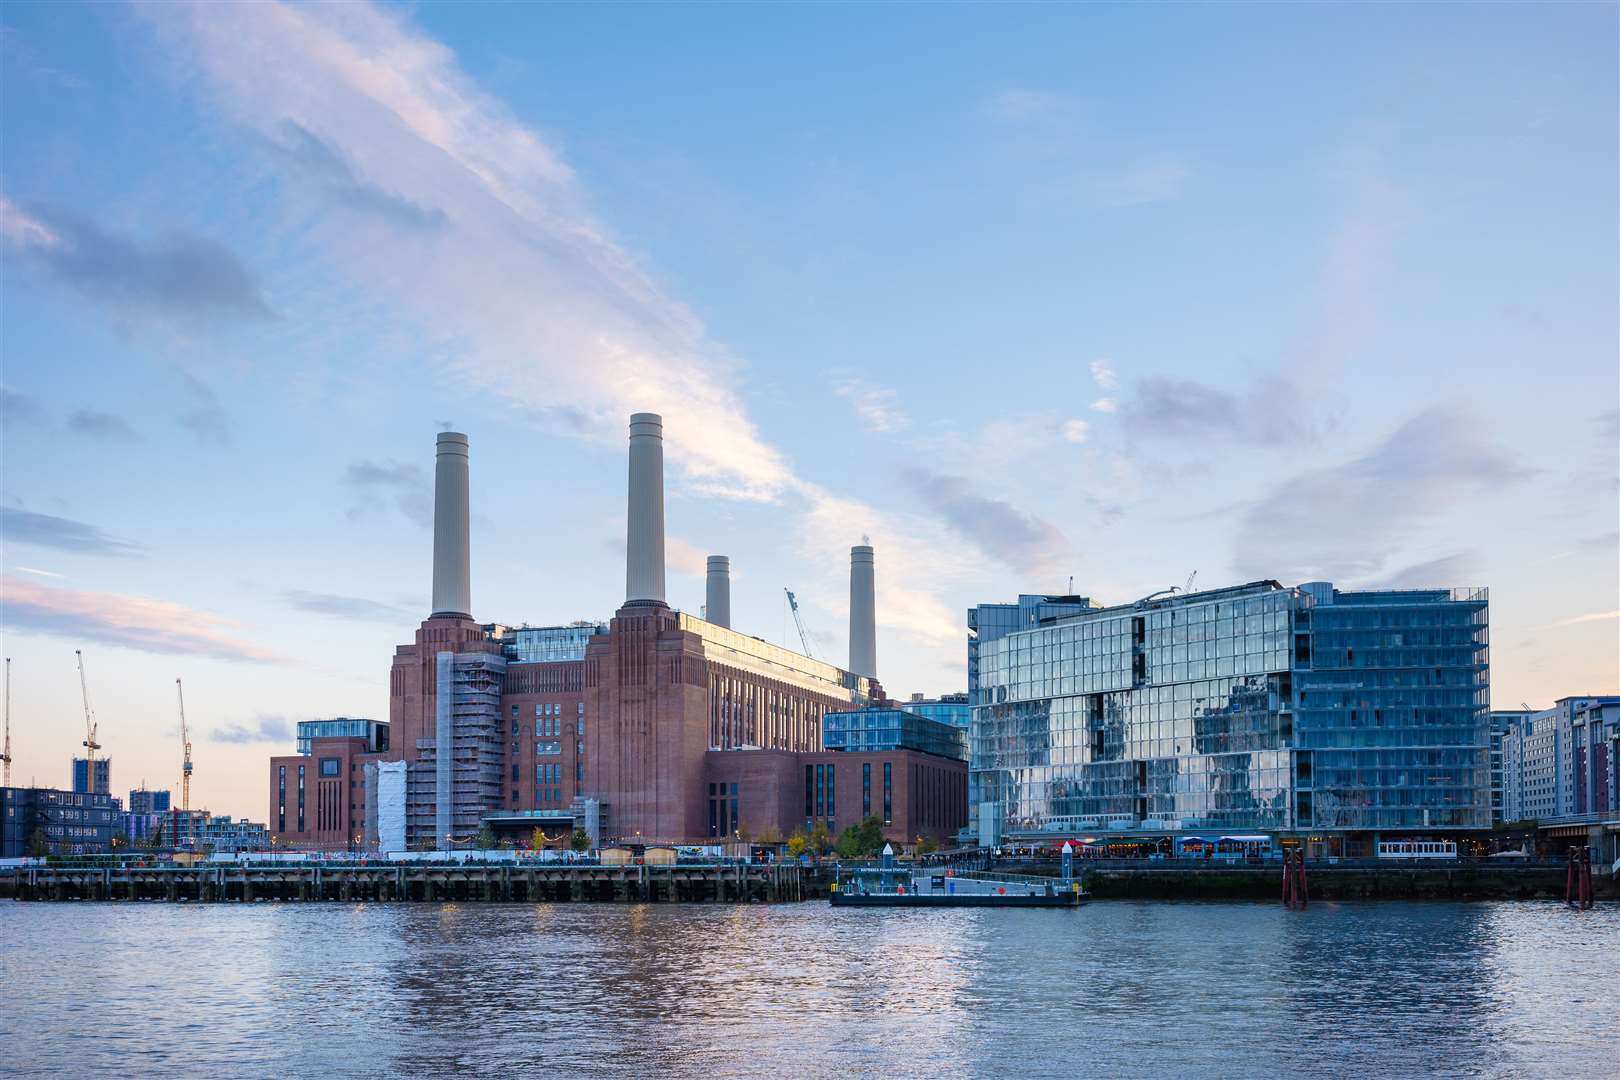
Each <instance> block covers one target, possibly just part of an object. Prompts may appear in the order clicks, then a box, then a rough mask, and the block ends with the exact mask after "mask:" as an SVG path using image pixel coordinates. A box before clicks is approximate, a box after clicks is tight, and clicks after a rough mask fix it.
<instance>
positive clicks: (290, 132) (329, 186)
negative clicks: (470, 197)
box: [271, 120, 449, 229]
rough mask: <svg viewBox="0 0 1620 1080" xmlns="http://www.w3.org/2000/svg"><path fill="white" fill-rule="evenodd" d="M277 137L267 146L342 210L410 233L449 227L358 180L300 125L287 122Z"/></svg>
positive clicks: (439, 217)
mask: <svg viewBox="0 0 1620 1080" xmlns="http://www.w3.org/2000/svg"><path fill="white" fill-rule="evenodd" d="M280 134H281V136H282V137H281V138H280V139H277V140H275V141H273V142H272V143H271V145H272V146H273V147H274V148H275V149H276V150H277V151H278V152H280V153H282V154H284V155H285V156H286V157H287V158H288V160H290V161H291V162H293V163H294V164H295V165H297V166H298V167H299V168H300V169H302V170H304V171H305V172H306V173H308V174H309V176H310V177H311V178H312V179H313V180H315V181H316V182H317V183H319V184H320V185H322V186H323V187H324V188H325V189H326V190H327V191H328V192H329V193H330V194H331V195H332V196H334V197H335V198H336V200H337V201H338V202H339V203H340V204H342V205H343V206H346V207H348V208H349V209H351V210H358V211H360V212H362V213H367V214H375V215H378V216H380V217H382V218H384V219H385V220H387V221H388V222H390V223H392V224H394V225H402V226H405V227H407V228H412V229H442V228H444V227H445V226H446V225H447V224H449V219H448V218H447V217H446V216H445V213H444V211H443V210H440V209H438V208H437V207H433V208H428V207H423V206H418V205H417V204H416V203H413V202H411V201H410V200H409V199H406V198H402V197H401V196H399V195H395V194H393V193H391V192H389V191H387V190H385V189H384V188H383V187H381V186H380V185H379V184H376V183H372V182H369V181H367V180H363V179H361V178H360V177H359V176H358V175H357V174H356V173H355V171H354V168H353V167H352V166H351V165H350V164H349V163H348V162H347V161H345V160H344V159H343V155H342V154H340V153H339V152H338V151H337V150H336V149H335V148H334V147H332V146H331V145H329V144H328V143H326V142H324V141H323V140H321V139H319V138H317V137H316V136H315V135H314V134H313V133H312V132H311V131H309V129H308V128H305V127H304V126H302V125H301V124H298V123H296V122H294V121H292V120H288V121H287V122H286V123H285V124H283V125H282V131H281V133H280Z"/></svg>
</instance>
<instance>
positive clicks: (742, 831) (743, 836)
mask: <svg viewBox="0 0 1620 1080" xmlns="http://www.w3.org/2000/svg"><path fill="white" fill-rule="evenodd" d="M737 839H738V840H740V841H742V842H743V843H745V844H751V843H753V842H754V830H752V829H750V828H749V827H748V826H747V825H739V826H738V827H737Z"/></svg>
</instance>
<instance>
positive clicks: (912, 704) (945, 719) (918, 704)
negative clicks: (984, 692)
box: [903, 694, 973, 731]
mask: <svg viewBox="0 0 1620 1080" xmlns="http://www.w3.org/2000/svg"><path fill="white" fill-rule="evenodd" d="M903 707H904V708H905V710H906V711H907V712H914V713H916V714H917V715H918V716H926V717H928V719H930V720H938V721H939V722H940V723H942V724H949V725H951V727H954V728H961V729H962V730H963V731H966V730H967V729H968V725H969V724H971V723H972V722H973V708H972V706H970V705H969V704H968V696H967V695H966V694H941V695H940V696H939V697H938V698H935V699H933V700H920V699H918V698H912V699H911V700H910V701H908V702H906V703H905V705H904V706H903Z"/></svg>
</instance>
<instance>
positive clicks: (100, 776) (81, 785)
mask: <svg viewBox="0 0 1620 1080" xmlns="http://www.w3.org/2000/svg"><path fill="white" fill-rule="evenodd" d="M89 768H90V762H89V760H88V759H87V758H81V757H76V758H74V759H73V790H74V791H77V792H92V791H93V792H94V793H95V794H97V795H111V794H112V759H111V758H97V759H96V783H95V786H94V787H91V786H90V779H89V777H90V773H89Z"/></svg>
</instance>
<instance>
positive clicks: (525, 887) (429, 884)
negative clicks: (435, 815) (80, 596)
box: [0, 863, 805, 904]
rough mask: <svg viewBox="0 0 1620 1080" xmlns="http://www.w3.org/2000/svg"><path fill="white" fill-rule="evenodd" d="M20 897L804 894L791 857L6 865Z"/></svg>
mask: <svg viewBox="0 0 1620 1080" xmlns="http://www.w3.org/2000/svg"><path fill="white" fill-rule="evenodd" d="M8 893H9V894H10V895H11V896H14V897H16V898H17V899H19V900H159V901H164V900H166V901H181V900H189V901H201V902H205V903H215V902H237V903H242V902H251V901H254V900H292V901H317V900H328V901H340V902H352V901H388V902H396V901H397V902H407V901H418V902H438V901H445V900H456V901H490V902H512V901H517V902H526V903H533V902H540V901H545V902H553V903H555V902H562V903H570V902H572V903H586V902H588V903H615V902H617V903H657V902H669V901H685V902H704V901H707V902H711V903H731V904H746V903H773V902H777V901H786V900H803V899H805V882H804V881H803V880H802V879H801V875H800V868H799V867H798V866H797V865H795V864H792V863H770V864H749V863H704V864H682V863H676V864H672V865H667V866H640V865H628V866H595V865H589V866H511V865H476V864H445V865H441V864H424V863H370V864H361V865H344V864H321V863H314V864H293V865H288V864H281V865H247V866H241V865H236V864H230V863H226V864H216V865H209V864H206V863H203V864H199V865H196V866H126V867H102V868H96V867H71V866H63V867H56V866H27V867H16V868H13V869H10V870H3V871H0V895H4V894H8Z"/></svg>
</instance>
